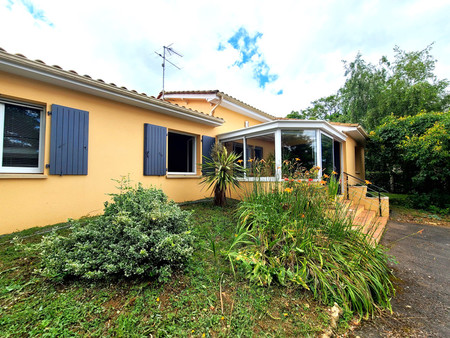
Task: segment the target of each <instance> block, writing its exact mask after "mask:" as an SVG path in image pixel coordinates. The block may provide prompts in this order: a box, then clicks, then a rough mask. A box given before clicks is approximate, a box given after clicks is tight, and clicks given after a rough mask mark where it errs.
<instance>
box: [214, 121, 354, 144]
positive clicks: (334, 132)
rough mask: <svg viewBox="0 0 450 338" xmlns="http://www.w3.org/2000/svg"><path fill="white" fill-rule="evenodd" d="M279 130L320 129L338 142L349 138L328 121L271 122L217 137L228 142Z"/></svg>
mask: <svg viewBox="0 0 450 338" xmlns="http://www.w3.org/2000/svg"><path fill="white" fill-rule="evenodd" d="M277 129H283V130H304V129H319V130H321V131H323V132H326V133H327V134H329V135H330V136H332V137H333V138H335V139H336V140H338V141H341V142H343V141H345V140H346V139H347V136H346V135H345V134H344V133H342V132H341V131H339V130H338V129H336V128H335V127H334V126H332V125H331V124H329V123H328V122H327V121H321V120H298V121H294V120H278V121H271V122H267V123H262V124H258V125H256V126H252V127H249V128H243V129H239V130H236V131H232V132H228V133H223V134H219V135H217V137H218V139H219V140H221V141H228V140H232V139H236V138H240V137H244V136H246V137H249V136H253V135H260V134H266V133H271V132H274V131H275V130H277Z"/></svg>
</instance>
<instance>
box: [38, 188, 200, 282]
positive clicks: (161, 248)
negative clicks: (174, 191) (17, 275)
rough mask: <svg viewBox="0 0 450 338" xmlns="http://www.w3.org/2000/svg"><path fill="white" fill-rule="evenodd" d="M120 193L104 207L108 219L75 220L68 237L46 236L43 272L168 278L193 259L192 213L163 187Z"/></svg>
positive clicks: (43, 247)
mask: <svg viewBox="0 0 450 338" xmlns="http://www.w3.org/2000/svg"><path fill="white" fill-rule="evenodd" d="M120 183H121V186H120V193H119V194H112V202H111V203H108V202H106V203H105V209H104V215H102V216H100V217H97V218H93V219H91V220H90V221H88V222H87V223H86V224H81V223H80V222H77V221H72V226H73V228H72V232H71V233H70V234H69V235H68V236H61V235H58V234H56V233H54V234H52V235H50V236H46V237H44V238H43V240H42V242H41V244H40V249H41V256H42V266H43V270H42V271H43V273H44V274H46V275H48V276H50V277H57V278H62V277H66V276H78V277H81V278H85V279H102V278H105V277H108V276H125V277H130V276H141V275H151V276H159V278H160V279H165V278H167V277H169V276H170V275H171V273H172V271H173V269H174V268H178V267H180V266H181V265H182V264H183V263H184V262H186V260H187V259H188V258H189V257H190V256H191V254H192V251H193V248H192V243H193V235H192V234H191V232H190V221H189V212H186V211H182V210H181V209H180V208H179V207H178V206H177V205H176V204H175V203H174V202H173V201H168V199H167V196H166V195H165V194H164V193H163V192H162V190H160V189H156V188H149V189H146V188H144V187H143V186H142V185H141V184H138V185H137V186H136V187H131V186H129V185H128V182H127V181H121V182H120Z"/></svg>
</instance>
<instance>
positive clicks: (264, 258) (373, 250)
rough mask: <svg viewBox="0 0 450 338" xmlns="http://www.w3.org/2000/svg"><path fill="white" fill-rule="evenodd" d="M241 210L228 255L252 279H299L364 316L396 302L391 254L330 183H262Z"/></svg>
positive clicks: (264, 282)
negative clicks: (356, 220)
mask: <svg viewBox="0 0 450 338" xmlns="http://www.w3.org/2000/svg"><path fill="white" fill-rule="evenodd" d="M330 203H331V204H330ZM238 211H239V216H240V218H239V225H238V229H237V231H236V237H235V242H234V243H233V244H232V246H231V248H230V250H229V253H228V255H229V258H230V261H231V263H232V265H233V266H237V267H238V268H239V269H240V270H241V271H243V272H244V274H245V275H246V277H247V278H248V279H250V280H251V281H252V282H254V283H256V284H259V285H269V284H271V283H274V282H277V283H279V284H281V285H291V286H292V285H294V286H295V285H298V286H300V287H303V288H305V289H308V290H311V291H312V293H313V295H314V297H315V298H317V299H319V300H320V301H322V302H323V303H325V304H333V302H337V303H338V304H339V305H340V306H343V307H344V308H345V309H346V310H350V311H354V312H355V313H358V314H360V315H361V316H363V315H365V316H368V315H369V314H373V313H374V311H375V310H376V309H377V307H378V306H380V307H387V308H390V297H391V296H392V294H393V292H394V291H393V285H392V283H391V281H390V278H391V271H390V269H389V268H388V265H387V263H388V257H387V255H386V253H385V252H384V250H383V248H382V247H381V246H378V245H373V244H371V242H370V237H368V236H367V235H364V234H362V233H360V232H359V231H355V230H353V229H352V222H351V220H350V219H349V218H347V217H346V213H345V210H344V209H343V208H342V207H340V205H339V204H338V203H336V204H334V203H332V202H330V201H329V198H328V194H327V190H326V189H325V188H323V187H321V186H318V185H315V184H308V183H307V182H301V181H300V182H297V181H291V180H289V181H286V182H284V183H283V184H282V185H281V186H277V185H272V186H270V187H267V186H263V185H261V186H260V187H256V188H255V189H254V190H253V193H252V194H251V195H249V196H248V197H246V198H245V199H244V200H243V201H242V203H241V204H240V206H239V209H238Z"/></svg>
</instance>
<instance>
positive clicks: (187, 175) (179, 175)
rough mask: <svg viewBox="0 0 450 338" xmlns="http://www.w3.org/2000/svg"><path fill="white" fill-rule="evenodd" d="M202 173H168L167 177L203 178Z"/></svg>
mask: <svg viewBox="0 0 450 338" xmlns="http://www.w3.org/2000/svg"><path fill="white" fill-rule="evenodd" d="M201 177H202V176H201V175H197V174H167V176H166V178H201Z"/></svg>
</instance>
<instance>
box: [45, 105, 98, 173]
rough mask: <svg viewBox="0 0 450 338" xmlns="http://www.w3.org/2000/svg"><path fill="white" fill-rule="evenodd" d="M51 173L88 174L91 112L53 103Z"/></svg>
mask: <svg viewBox="0 0 450 338" xmlns="http://www.w3.org/2000/svg"><path fill="white" fill-rule="evenodd" d="M51 114H52V125H51V135H50V175H87V172H88V139H89V112H87V111H84V110H79V109H74V108H69V107H64V106H59V105H57V104H52V112H51Z"/></svg>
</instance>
